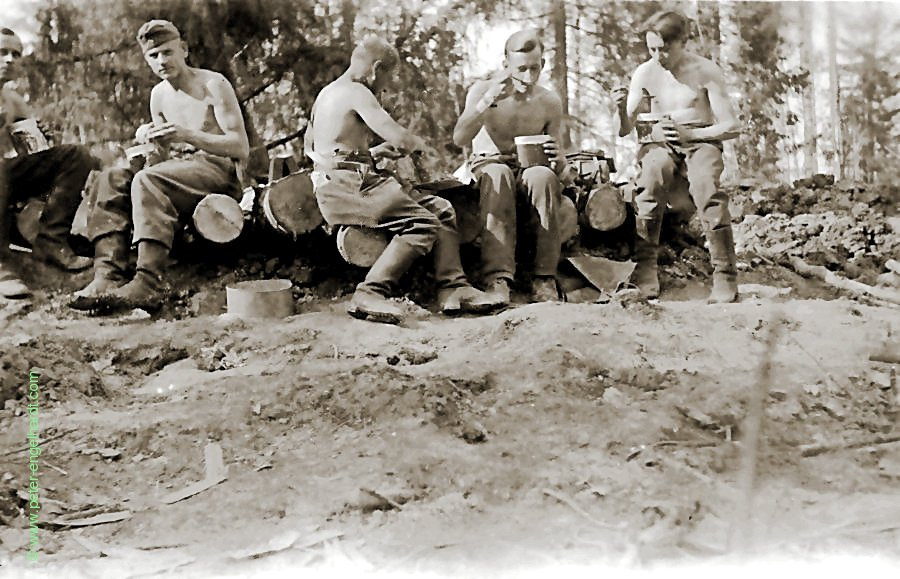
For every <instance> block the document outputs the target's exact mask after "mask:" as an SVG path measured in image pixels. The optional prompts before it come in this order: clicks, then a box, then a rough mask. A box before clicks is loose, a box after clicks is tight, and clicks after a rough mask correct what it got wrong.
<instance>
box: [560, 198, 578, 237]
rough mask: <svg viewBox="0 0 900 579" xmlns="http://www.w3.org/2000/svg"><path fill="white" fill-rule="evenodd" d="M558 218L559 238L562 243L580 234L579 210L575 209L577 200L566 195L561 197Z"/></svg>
mask: <svg viewBox="0 0 900 579" xmlns="http://www.w3.org/2000/svg"><path fill="white" fill-rule="evenodd" d="M556 219H557V226H558V227H559V239H560V241H561V242H562V243H566V242H568V241H570V240H571V239H573V238H574V237H575V236H576V235H578V211H577V210H576V209H575V202H574V201H572V200H571V199H569V198H568V197H566V196H565V195H563V196H562V198H561V199H560V203H559V211H558V213H557V216H556Z"/></svg>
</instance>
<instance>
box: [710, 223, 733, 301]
mask: <svg viewBox="0 0 900 579" xmlns="http://www.w3.org/2000/svg"><path fill="white" fill-rule="evenodd" d="M706 241H707V242H708V243H709V257H710V261H711V262H712V266H713V287H712V292H711V293H710V294H709V298H708V299H707V300H706V301H707V302H708V303H711V304H728V303H732V302H736V301H738V288H737V257H736V256H735V254H734V234H733V232H732V230H731V225H726V226H725V227H718V228H716V229H712V230H710V231H708V232H707V233H706Z"/></svg>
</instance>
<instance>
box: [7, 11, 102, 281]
mask: <svg viewBox="0 0 900 579" xmlns="http://www.w3.org/2000/svg"><path fill="white" fill-rule="evenodd" d="M22 48H23V47H22V41H21V40H20V39H19V37H18V35H17V34H16V33H15V32H13V31H12V30H10V29H9V28H2V29H0V153H2V156H3V157H4V158H2V159H0V297H6V298H21V297H26V296H28V295H29V294H30V291H29V289H28V287H27V286H26V285H25V284H24V283H22V281H21V280H20V279H19V278H18V276H17V275H16V274H15V273H13V271H12V270H11V269H10V268H9V262H10V261H11V256H10V254H9V235H8V234H9V227H10V225H11V223H10V220H11V211H10V207H11V205H12V204H13V203H15V202H16V201H19V200H22V199H25V198H27V197H30V196H43V195H46V197H47V203H46V205H45V207H44V209H43V211H42V213H41V217H40V230H39V232H38V236H37V239H36V240H35V242H34V247H33V248H32V249H33V256H34V257H36V258H37V259H40V260H42V261H45V262H47V263H50V264H53V265H55V266H57V267H59V268H62V269H64V270H68V271H77V270H81V269H85V268H87V267H89V266H90V264H91V260H90V259H89V258H87V257H80V256H77V255H75V253H74V252H73V251H72V248H71V247H70V246H69V242H68V239H67V236H68V234H69V230H70V229H71V227H72V219H73V218H74V217H75V212H76V210H77V209H78V204H79V202H80V201H81V191H82V189H83V188H84V184H85V181H86V180H87V177H88V175H89V174H90V172H91V170H92V169H94V168H96V167H97V166H98V165H97V161H96V159H94V158H93V157H92V156H91V155H90V153H89V152H88V150H87V149H86V148H84V147H81V146H78V145H59V146H55V147H50V148H48V149H44V150H42V151H33V152H30V153H27V154H26V153H25V152H21V153H17V152H16V150H15V147H14V144H13V141H12V139H11V134H10V125H11V124H12V123H15V122H17V121H21V120H24V119H30V118H34V116H35V115H34V113H33V111H32V110H31V108H30V107H29V106H28V104H26V103H25V101H24V100H23V99H22V97H21V96H20V95H19V94H17V93H16V92H15V91H14V90H13V88H12V87H11V86H9V84H8V83H10V82H12V81H15V80H16V78H18V75H19V59H21V58H22ZM38 127H39V129H40V130H41V131H42V132H43V133H44V134H45V135H46V133H47V132H48V131H47V127H46V126H45V125H44V123H42V122H41V121H38ZM20 148H21V147H20Z"/></svg>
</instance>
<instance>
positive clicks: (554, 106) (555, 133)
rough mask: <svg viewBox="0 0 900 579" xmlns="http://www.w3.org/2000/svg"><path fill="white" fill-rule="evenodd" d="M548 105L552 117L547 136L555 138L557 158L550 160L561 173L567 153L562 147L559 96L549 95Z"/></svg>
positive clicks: (560, 102) (561, 110)
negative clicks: (554, 162)
mask: <svg viewBox="0 0 900 579" xmlns="http://www.w3.org/2000/svg"><path fill="white" fill-rule="evenodd" d="M546 103H547V112H548V113H549V115H550V119H549V120H548V121H547V134H548V135H550V136H551V137H553V140H554V141H556V158H555V159H550V160H551V161H554V160H555V161H556V171H557V173H559V172H561V171H562V170H563V169H564V168H565V166H566V152H565V151H564V150H563V149H562V147H563V138H562V136H563V135H562V121H563V108H562V101H561V100H560V99H559V96H557V95H556V94H555V93H549V94H548V95H547V99H546Z"/></svg>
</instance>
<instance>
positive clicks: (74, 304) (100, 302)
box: [69, 296, 163, 316]
mask: <svg viewBox="0 0 900 579" xmlns="http://www.w3.org/2000/svg"><path fill="white" fill-rule="evenodd" d="M162 306H163V302H161V301H160V302H158V303H157V302H153V303H138V302H132V301H129V300H123V299H121V298H117V297H114V296H97V297H78V298H76V299H74V300H72V301H71V302H69V307H70V308H72V309H73V310H78V311H83V312H89V313H90V315H92V316H108V315H112V314H118V313H123V312H127V311H131V310H135V309H141V310H144V311H145V312H147V313H148V314H155V313H157V312H159V310H161V309H162Z"/></svg>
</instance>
